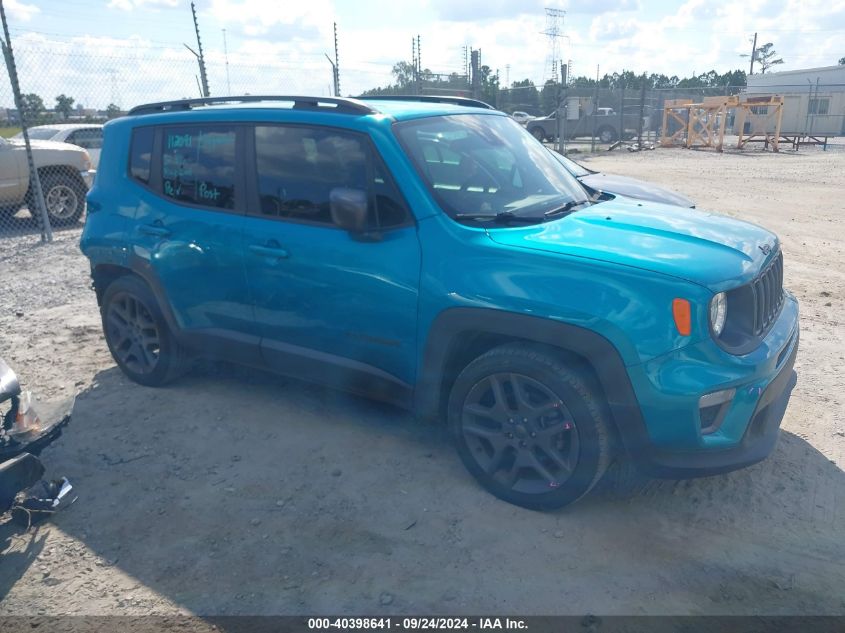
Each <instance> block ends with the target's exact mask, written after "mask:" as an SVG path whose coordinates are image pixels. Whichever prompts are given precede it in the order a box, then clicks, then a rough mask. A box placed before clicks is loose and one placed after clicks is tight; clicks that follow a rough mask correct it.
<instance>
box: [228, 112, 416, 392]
mask: <svg viewBox="0 0 845 633" xmlns="http://www.w3.org/2000/svg"><path fill="white" fill-rule="evenodd" d="M251 140H252V141H253V143H254V145H253V147H252V148H251V149H250V150H249V151H248V160H249V159H250V158H251V159H252V162H251V164H250V167H249V170H248V172H249V174H250V176H251V177H252V178H251V181H250V187H251V188H252V193H251V195H250V196H249V202H248V205H249V206H248V209H247V218H246V228H245V231H244V234H245V247H246V252H245V262H246V271H247V276H248V278H249V284H250V289H251V292H252V297H253V300H254V302H255V315H256V320H257V322H258V326H259V328H260V331H261V333H262V336H263V340H262V354H263V356H264V358H265V359H266V361H267V362H268V363H269V364H270V365H271V366H273V367H274V368H276V369H278V370H280V371H282V372H286V373H291V374H294V375H298V376H302V377H305V378H310V379H314V380H319V381H321V382H328V383H331V384H335V385H337V386H340V387H343V388H346V389H348V390H351V391H358V392H364V393H366V394H367V395H371V396H376V397H383V398H384V399H389V400H390V399H393V397H392V394H399V393H400V392H402V391H403V389H406V388H407V384H408V383H410V382H411V381H412V379H413V373H414V369H415V349H416V344H415V341H416V319H417V295H418V286H419V273H420V246H419V242H418V239H417V231H416V225H415V223H414V222H413V221H412V218H411V214H410V213H409V210H408V208H407V205H406V204H405V202H404V200H403V199H402V197H401V195H400V194H399V192H398V189H397V187H396V185H395V183H394V182H393V180H392V179H391V177H390V174H389V173H388V171H387V169H386V167H385V166H384V164H383V163H382V161H381V159H380V158H379V156H378V154H377V152H376V151H375V148H374V147H373V145H372V143H371V141H370V139H369V138H368V137H367V136H366V135H363V134H358V133H354V132H351V131H347V130H341V129H336V128H330V127H320V126H307V125H259V126H256V128H255V135H254V137H251ZM337 187H339V188H353V189H362V190H365V191H366V192H367V194H368V196H369V200H370V222H371V226H372V229H373V230H372V233H371V234H370V235H369V236H353V235H351V234H350V233H348V232H347V231H345V230H343V229H341V228H339V227H338V226H336V225H335V224H334V222H333V221H332V216H331V211H330V204H329V194H330V192H331V191H332V189H334V188H337ZM397 387H398V390H397V389H396V388H397Z"/></svg>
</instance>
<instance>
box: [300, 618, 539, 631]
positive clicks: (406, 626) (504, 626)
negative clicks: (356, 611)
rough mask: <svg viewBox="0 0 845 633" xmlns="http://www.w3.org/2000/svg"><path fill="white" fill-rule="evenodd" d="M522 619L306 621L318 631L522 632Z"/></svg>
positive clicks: (310, 627)
mask: <svg viewBox="0 0 845 633" xmlns="http://www.w3.org/2000/svg"><path fill="white" fill-rule="evenodd" d="M527 628H528V627H527V624H526V622H525V620H522V619H519V618H494V617H491V618H438V617H428V618H426V617H416V618H413V617H406V618H389V617H377V618H309V619H308V629H309V630H311V631H319V630H332V629H335V630H347V629H352V630H356V629H357V630H366V629H384V630H390V629H396V630H400V631H401V630H405V631H410V630H448V629H458V630H472V629H476V630H481V631H484V630H525V629H527Z"/></svg>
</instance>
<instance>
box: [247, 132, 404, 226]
mask: <svg viewBox="0 0 845 633" xmlns="http://www.w3.org/2000/svg"><path fill="white" fill-rule="evenodd" d="M255 160H256V170H257V179H258V195H259V205H260V213H261V215H265V216H272V217H279V218H289V219H292V220H301V221H309V222H317V223H321V224H327V225H331V224H333V221H332V216H331V206H330V196H331V191H332V189H335V188H346V189H359V190H362V191H365V192H366V193H367V195H368V199H369V200H370V224H371V226H372V227H374V228H385V227H388V226H395V225H398V224H401V223H403V222H404V220H405V219H406V217H407V216H406V213H405V208H404V204H403V202H402V201H401V198H400V196H399V194H398V192H397V190H396V187H395V185H394V184H393V181H392V179H391V178H390V177H389V175H388V173H387V169H386V168H385V167H384V165H383V164H382V163H381V161H380V159H379V158H378V156H376V155H375V152H373V151H372V149H371V147H370V145H369V142H368V140H367V138H366V137H365V136H363V135H360V134H355V133H352V132H347V131H344V130H338V129H334V128H320V127H308V126H284V125H267V126H257V127H256V128H255Z"/></svg>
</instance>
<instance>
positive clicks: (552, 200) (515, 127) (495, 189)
mask: <svg viewBox="0 0 845 633" xmlns="http://www.w3.org/2000/svg"><path fill="white" fill-rule="evenodd" d="M395 127H396V132H397V134H398V136H399V140H400V141H401V143H402V145H403V146H404V147H405V150H406V151H407V153H408V154H409V155H410V157H411V159H412V161H413V162H414V164H415V166H416V168H417V170H418V171H419V173H420V175H421V176H422V177H423V179H424V180H425V181H426V184H427V185H428V187H429V189H430V190H431V191H432V193H433V194H434V197H435V198H436V200H437V202H438V204H439V205H440V207H441V208H442V209H443V210H444V211H445V212H446V213H448V214H449V215H450V216H452V217H453V218H466V217H471V216H491V217H494V216H496V215H501V214H512V215H514V216H525V217H536V216H540V217H542V216H543V214H544V213H546V212H552V211H553V210H554V209H559V208H561V207H562V206H563V205H567V204H569V203H582V202H587V201H588V200H589V197H588V195H587V193H586V192H585V191H584V189H583V188H582V187H581V185H580V184H579V183H578V181H577V180H575V179H574V178H573V177H572V176H571V175H570V174H569V172H567V171H566V170H565V169H564V168H563V167H562V166H561V164H560V163H559V162H557V161H556V160H555V159H554V157H552V156H551V155H550V154H549V152H548V151H547V150H546V148H545V147H544V146H543V145H542V144H541V143H538V142H537V140H536V139H535V138H534V137H533V136H531V134H529V133H528V132H526V131H525V128H524V127H522V126H521V125H520V124H519V123H517V122H516V121H514V120H513V119H512V118H511V117H506V116H497V115H489V114H459V115H451V116H436V117H429V118H425V119H415V120H412V121H405V122H402V123H398V124H396V126H395Z"/></svg>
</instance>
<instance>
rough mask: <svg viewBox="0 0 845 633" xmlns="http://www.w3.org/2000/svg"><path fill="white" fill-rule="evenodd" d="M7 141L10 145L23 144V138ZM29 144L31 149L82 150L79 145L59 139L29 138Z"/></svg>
mask: <svg viewBox="0 0 845 633" xmlns="http://www.w3.org/2000/svg"><path fill="white" fill-rule="evenodd" d="M9 143H10V144H11V145H19V146H21V147H23V146H24V144H25V143H24V140H23V139H22V138H16V139H9ZM29 144H30V146H31V147H32V149H50V150H58V151H66V152H67V151H69V152H81V151H83V150H82V148H81V147H77V146H76V145H71V144H70V143H62V142H60V141H41V140H35V139H30V140H29Z"/></svg>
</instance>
